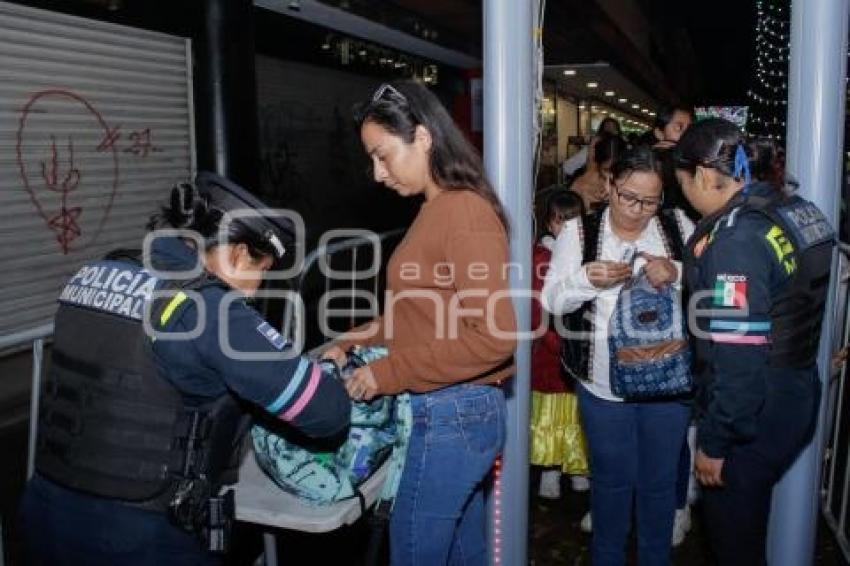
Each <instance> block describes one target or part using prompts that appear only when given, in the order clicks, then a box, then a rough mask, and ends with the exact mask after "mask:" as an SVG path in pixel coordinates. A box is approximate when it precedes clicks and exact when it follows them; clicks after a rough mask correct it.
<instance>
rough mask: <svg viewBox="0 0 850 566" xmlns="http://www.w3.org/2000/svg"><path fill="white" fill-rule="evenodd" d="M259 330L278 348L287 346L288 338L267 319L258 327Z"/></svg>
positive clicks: (281, 348)
mask: <svg viewBox="0 0 850 566" xmlns="http://www.w3.org/2000/svg"><path fill="white" fill-rule="evenodd" d="M257 332H259V333H260V335H261V336H262V337H263V338H265V339H266V340H268V341H269V343H270V344H271V345H272V346H274V347H275V348H276V349H278V350H283V349H284V348H285V347H286V339H284V337H283V336H281V334H280V332H278V331H277V330H275V329H274V327H273V326H272V325H271V324H269V323H268V322H266V321H263V322H262V323H261V324H260V325H259V326H258V327H257Z"/></svg>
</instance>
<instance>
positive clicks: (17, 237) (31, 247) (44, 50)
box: [0, 2, 194, 336]
mask: <svg viewBox="0 0 850 566" xmlns="http://www.w3.org/2000/svg"><path fill="white" fill-rule="evenodd" d="M190 53H191V50H190V44H189V40H187V39H185V38H180V37H173V36H169V35H165V34H161V33H154V32H149V31H145V30H139V29H135V28H130V27H126V26H120V25H116V24H110V23H105V22H100V21H96V20H89V19H84V18H78V17H74V16H68V15H64V14H59V13H55V12H49V11H45V10H38V9H33V8H29V7H24V6H19V5H15V4H9V3H5V2H0V336H5V335H10V334H14V333H17V332H20V331H23V330H26V329H30V328H32V327H35V326H39V325H42V324H45V323H47V322H50V320H51V319H52V317H53V314H54V312H55V308H56V307H55V302H56V297H57V296H58V294H59V291H60V289H61V287H62V285H63V283H64V281H65V280H66V279H67V278H68V277H69V276H70V275H71V274H72V272H73V271H74V270H75V269H77V267H78V266H79V265H80V264H81V263H82V262H84V261H86V260H87V259H89V258H93V257H100V256H102V255H103V254H104V253H106V252H107V251H109V250H111V249H113V248H116V247H139V245H140V243H141V238H142V237H143V235H144V226H145V222H146V221H147V218H148V216H149V215H150V214H151V213H152V212H154V211H155V209H156V206H157V205H158V204H160V203H161V202H162V201H163V199H164V198H165V196H166V194H167V193H166V190H167V189H168V187H170V186H171V185H172V184H173V183H175V182H178V181H184V180H187V179H189V178H190V177H191V176H192V174H193V172H194V139H193V129H194V125H193V120H192V99H191V96H192V85H191V83H192V78H191V60H190V57H191V56H190Z"/></svg>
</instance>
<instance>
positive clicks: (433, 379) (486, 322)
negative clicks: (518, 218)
mask: <svg viewBox="0 0 850 566" xmlns="http://www.w3.org/2000/svg"><path fill="white" fill-rule="evenodd" d="M437 201H439V202H435V203H433V205H432V209H431V210H429V211H428V215H429V216H428V218H427V220H428V222H427V223H422V228H427V229H426V230H423V231H424V232H427V234H430V235H431V236H428V235H427V234H426V237H425V239H426V240H428V238H433V236H432V235H433V234H439V235H440V236H439V237H438V238H437V239H436V243H437V245H436V246H431V247H439V246H442V250H438V251H439V252H440V253H439V255H440V256H442V261H443V262H445V263H446V264H448V265H451V266H453V270H454V278H453V285H452V287H451V288H450V289H447V290H446V291H447V292H446V293H445V295H444V297H445V298H446V300H444V301H443V302H444V303H446V304H445V305H444V306H445V314H446V319H445V325H444V328H443V329H442V331H441V330H440V328H438V327H439V326H440V325H439V324H434V322H433V321H426V320H422V322H421V323H418V324H415V325H411V326H410V329H408V330H407V331H408V332H413V333H415V334H416V340H410V339H407V340H398V341H396V343H400V342H402V341H403V342H404V344H403V345H401V344H398V345H391V346H390V352H389V356H387V357H386V358H384V359H381V360H378V361H376V362H374V363H372V364H371V365H370V367H371V368H372V371H373V373H374V375H375V378H376V380H377V382H378V389H379V392H381V393H389V394H393V393H398V392H400V391H405V390H410V391H416V392H424V391H430V390H433V389H438V388H440V387H443V386H445V385H448V384H451V383H457V382H462V381H468V380H472V379H475V378H480V377H481V376H484V375H487V374H488V373H490V372H493V371H494V370H496V369H498V368H500V367H502V368H503V369H504V366H505V365H509V364H510V361H511V358H512V356H513V352H514V349H515V347H516V337H515V331H516V320H515V316H514V310H513V302H512V300H511V298H510V296H509V291H508V290H509V286H508V280H507V277H508V269H507V264H508V261H509V250H508V241H507V236H506V234H505V231H504V229H503V227H502V225H501V222H499V219H498V217H497V216H496V214H495V212H494V211H493V208H492V207H491V206H490V204H489V203H487V202H486V201H485V200H484V199H482V198H481V197H479V196H477V195H475V194H474V193H471V192H466V191H464V192H462V193H455V194H450V195H445V196H441V197H438V199H437ZM415 228H416V227H414V229H415ZM413 235H414V236H415V234H413ZM417 245H418V243H417V241H415V240H412V241H411V242H410V244H409V247H410V248H411V249H408V250H406V254H407V255H408V256H413V257H417V258H420V259H419V261H421V262H422V263H423V265H422V268H423V272H424V273H428V272H429V270H433V269H434V265H433V263H432V264H428V260H429V258H434V257H435V256H436V255H438V254H436V253H435V250H433V249H425V250H424V251H422V253H420V254H418V255H417V250H416V249H415V247H416V246H417ZM422 247H423V248H428V245H427V244H425V245H423V246H422ZM409 305H411V303H406V304H402V303H399V306H401V307H405V306H409ZM410 310H415V309H410ZM422 310H425V309H422ZM404 314H405V313H402V312H399V313H398V319H399V320H400V321H401V320H402V316H403V315H404ZM384 316H385V318H386V313H385V314H384ZM429 322H430V324H431V327H430V328H426V326H427V325H428V324H429ZM391 344H392V342H391Z"/></svg>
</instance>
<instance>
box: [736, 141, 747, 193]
mask: <svg viewBox="0 0 850 566" xmlns="http://www.w3.org/2000/svg"><path fill="white" fill-rule="evenodd" d="M732 176H733V177H735V178H737V179H740V178H741V177H743V178H744V183H745V184H747V185H749V184H750V161H749V159H747V152H746V151H744V144H742V143H738V149H736V150H735V172H734V173H733V175H732Z"/></svg>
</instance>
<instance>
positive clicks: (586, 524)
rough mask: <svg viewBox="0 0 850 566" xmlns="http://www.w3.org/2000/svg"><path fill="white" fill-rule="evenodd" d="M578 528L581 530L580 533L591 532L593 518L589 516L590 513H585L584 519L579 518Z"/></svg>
mask: <svg viewBox="0 0 850 566" xmlns="http://www.w3.org/2000/svg"><path fill="white" fill-rule="evenodd" d="M579 527H580V528H581V530H582V532H585V533H592V532H593V518H592V517H591V516H590V511H588V512H587V513H585V514H584V517H582V518H581V523H579Z"/></svg>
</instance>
